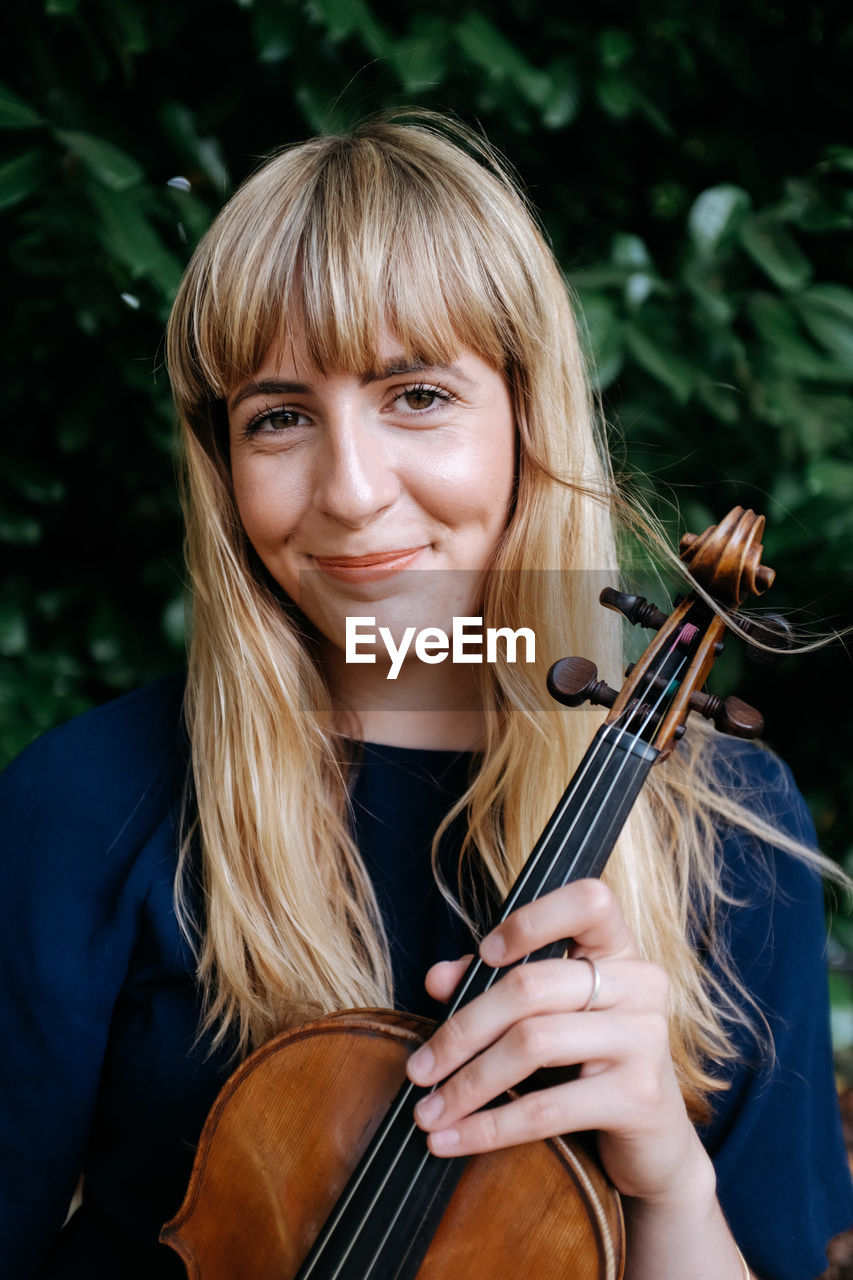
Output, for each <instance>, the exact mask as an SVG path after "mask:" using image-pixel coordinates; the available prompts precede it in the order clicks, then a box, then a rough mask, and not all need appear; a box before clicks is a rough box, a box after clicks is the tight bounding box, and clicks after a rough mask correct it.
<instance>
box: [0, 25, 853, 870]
mask: <svg viewBox="0 0 853 1280" xmlns="http://www.w3.org/2000/svg"><path fill="white" fill-rule="evenodd" d="M789 9H790V11H789V10H788V9H785V8H783V7H781V6H779V7H776V6H775V5H774V3H773V0H746V3H740V4H738V5H737V6H735V5H734V4H732V3H730V2H723V3H721V2H719V0H717V2H715V3H714V4H709V3H707V0H705V3H702V2H701V0H700V2H699V3H697V4H693V5H691V6H690V7H689V9H688V7H687V6H685V5H684V4H683V3H681V0H655V2H654V3H652V4H650V5H647V6H642V7H641V9H638V7H637V6H634V5H628V4H624V3H617V2H615V0H610V2H609V3H606V4H604V5H601V6H598V7H597V8H596V9H595V10H594V11H590V12H585V13H583V14H582V15H581V16H573V15H572V14H562V13H560V12H559V10H558V11H556V12H553V13H550V14H548V15H547V16H546V15H544V14H540V13H536V14H534V13H531V12H530V11H529V6H523V5H521V4H520V3H513V2H512V0H503V2H502V3H501V2H497V0H495V2H492V3H488V4H479V5H476V6H471V7H468V8H461V9H460V8H459V6H457V5H451V4H448V3H446V2H445V0H433V2H432V3H431V4H430V5H428V6H427V5H421V4H409V5H406V6H400V5H393V6H392V5H390V4H388V3H386V2H385V0H381V2H380V0H375V3H368V0H307V2H300V3H297V2H296V0H254V2H252V0H243V3H237V2H235V0H209V3H208V4H206V5H205V6H204V10H203V13H202V12H201V11H200V10H199V7H198V6H196V5H191V4H189V3H187V0H171V3H169V4H165V3H156V2H155V3H151V2H150V0H149V3H142V0H110V2H109V3H107V0H45V2H44V4H43V5H42V6H41V7H40V6H39V5H37V4H32V5H30V6H28V7H27V9H26V10H25V11H24V12H21V13H19V14H18V16H17V19H16V27H15V30H14V32H13V33H12V37H11V39H10V40H9V41H8V43H7V47H6V50H5V59H4V62H5V66H4V69H3V71H2V74H0V81H2V91H0V129H2V131H3V138H4V141H5V142H6V144H7V145H6V148H5V156H4V159H3V162H2V165H0V208H2V209H3V210H4V213H3V217H4V219H5V238H6V241H7V243H8V245H9V270H8V278H9V288H8V293H7V297H9V299H10V300H11V307H10V312H9V314H10V316H11V317H12V320H11V322H10V323H8V324H7V327H6V341H5V355H6V371H5V388H6V395H7V406H8V412H7V419H6V425H5V432H4V439H3V442H2V446H0V449H1V450H2V468H0V541H2V544H3V546H4V548H5V549H6V555H7V561H8V572H7V574H6V575H4V582H3V585H2V592H0V712H2V716H1V717H0V753H2V755H3V756H4V757H8V756H9V755H11V754H13V753H14V752H15V751H16V750H18V749H19V748H20V747H21V746H22V745H23V744H24V743H25V742H26V741H27V740H28V739H29V738H31V737H32V736H33V735H34V734H35V733H37V732H39V731H41V730H42V729H44V728H46V727H48V726H49V725H51V724H53V723H55V722H56V721H58V720H60V719H64V718H66V717H67V716H69V715H71V714H73V713H74V712H76V711H77V710H79V709H81V708H83V707H84V706H87V705H90V704H91V703H93V702H95V701H98V700H102V699H104V698H106V697H109V696H111V695H112V694H114V693H116V692H118V691H120V690H124V689H126V688H129V687H131V686H132V685H134V684H137V683H139V682H141V681H143V680H145V679H149V678H151V677H152V676H154V675H156V674H158V673H159V672H161V671H163V670H166V669H169V668H172V667H174V666H177V665H179V664H180V662H181V661H182V645H183V581H182V572H181V567H180V563H181V562H180V528H179V518H178V511H177V505H176V500H175V497H174V484H173V454H172V450H173V443H172V410H171V406H170V401H169V395H168V388H167V385H166V378H165V374H164V371H163V368H162V358H161V343H162V331H163V325H164V321H165V318H166V315H167V312H168V307H169V302H170V299H171V297H172V294H173V291H174V289H175V286H176V283H177V281H178V278H179V276H180V273H181V270H182V267H183V265H184V263H185V261H186V260H187V257H188V255H189V253H190V252H191V249H192V247H193V245H194V243H195V242H196V240H197V239H198V237H199V235H200V234H201V233H202V231H203V230H204V228H205V227H206V226H207V225H208V223H209V220H210V218H211V217H212V216H213V214H214V212H215V211H216V209H217V208H218V207H219V205H220V204H221V203H222V201H223V200H224V199H225V198H226V197H227V195H228V194H229V192H230V191H231V190H232V189H233V187H234V185H235V184H236V183H237V182H238V181H239V180H240V179H241V178H242V177H243V176H244V175H245V173H246V172H248V171H249V170H250V169H251V168H252V167H253V166H254V165H255V163H256V161H257V158H258V157H259V156H260V155H262V154H264V153H265V152H267V151H269V150H270V149H272V148H274V147H276V146H279V145H281V144H282V143H284V142H287V141H289V140H291V139H295V138H298V137H300V136H303V135H305V134H306V133H309V132H312V131H315V130H317V129H334V128H338V127H342V126H345V125H347V124H349V123H351V122H352V121H353V120H355V119H357V118H358V117H360V116H362V115H364V114H366V113H368V112H370V111H372V110H375V109H377V108H380V107H383V106H398V105H401V104H412V103H418V104H420V105H424V106H429V107H434V108H437V109H440V110H448V109H449V110H453V111H456V112H457V113H458V114H459V115H461V116H462V117H463V118H464V119H466V120H469V121H480V122H482V124H483V126H484V128H485V130H486V132H487V133H488V134H489V136H490V137H491V138H492V140H493V141H494V142H496V143H497V144H498V145H499V146H501V147H502V148H503V149H504V150H505V151H506V153H507V154H508V155H509V156H510V158H511V159H512V160H514V161H515V162H516V163H517V164H518V166H519V168H520V170H521V173H522V176H523V178H524V181H525V182H526V184H527V186H528V188H529V190H530V192H531V196H532V198H533V200H534V202H535V203H536V204H537V205H538V206H539V208H540V209H541V211H542V216H543V220H544V222H545V225H546V226H547V228H548V231H549V234H550V236H551V239H552V241H553V243H554V246H555V249H556V251H557V253H558V256H559V257H560V259H561V261H562V263H563V265H564V267H565V270H566V273H567V276H568V277H569V279H570V281H571V282H572V284H573V285H574V286H575V288H576V290H577V293H578V296H579V298H580V301H581V303H582V306H583V312H584V316H585V323H586V326H587V331H588V342H589V348H590V353H591V357H592V358H593V360H594V363H595V369H596V375H597V379H598V384H599V387H600V389H601V392H602V398H603V400H602V403H603V408H604V411H605V413H606V415H607V417H608V418H609V419H610V420H611V421H612V422H613V424H614V426H613V438H614V447H615V449H616V450H617V452H619V453H620V454H622V455H624V460H625V465H626V466H627V468H628V469H629V470H630V471H631V472H632V473H634V474H635V475H636V476H637V477H638V478H639V482H640V483H641V484H642V485H643V486H645V487H647V488H648V489H649V490H651V489H652V488H654V490H655V492H656V493H658V494H662V495H663V504H662V510H663V514H664V517H665V519H667V520H669V521H670V523H671V524H672V525H673V528H674V526H675V524H676V519H675V514H674V511H673V506H672V504H673V499H675V500H676V501H677V503H678V504H679V505H680V508H681V511H682V513H683V516H684V517H685V518H686V519H687V521H688V522H689V524H690V526H691V527H694V528H696V527H703V526H704V524H706V523H710V522H711V520H712V519H713V518H715V517H716V516H717V515H718V514H719V513H721V512H722V511H723V510H724V509H726V508H727V507H728V506H729V505H731V504H732V502H734V501H740V502H742V503H744V504H745V505H753V506H757V507H758V508H759V509H763V510H766V512H767V514H768V517H769V523H768V530H767V539H766V545H767V560H768V561H769V562H770V563H771V564H777V565H778V566H779V568H780V571H781V572H780V582H779V585H778V587H777V588H776V589H775V590H774V597H775V601H774V603H775V604H777V605H781V606H782V607H786V608H792V609H794V610H796V611H798V616H799V617H802V618H803V619H808V618H815V619H818V620H821V619H823V620H825V619H829V620H830V625H836V626H839V627H840V626H842V625H844V624H845V623H849V621H850V584H851V576H853V556H851V535H852V534H853V450H852V449H851V437H852V436H853V432H851V421H850V395H849V389H850V382H851V378H853V361H851V353H853V291H851V289H850V288H849V286H848V284H847V283H846V282H848V281H849V280H850V265H851V239H850V234H849V233H850V227H851V221H853V190H851V173H853V146H851V145H849V143H850V139H849V138H845V137H844V136H841V135H840V132H839V131H840V129H841V122H842V121H844V120H846V119H847V118H848V115H847V110H848V97H849V88H848V82H849V55H850V52H851V44H853V24H851V21H850V19H849V17H848V16H847V12H846V9H845V7H844V6H842V5H840V4H835V5H826V4H824V5H823V6H822V7H821V8H819V9H818V8H815V7H811V6H790V7H789ZM805 99H807V100H808V107H809V110H808V113H806V112H805V110H804V108H803V102H804V100H805ZM739 663H740V660H739V659H738V658H736V657H734V656H732V657H730V658H729V675H730V676H731V678H732V679H735V678H737V679H741V678H742V673H741V672H740V667H739ZM849 679H850V668H849V662H848V659H847V657H846V655H845V654H844V652H843V651H842V650H841V649H840V648H836V649H834V650H832V651H831V652H830V651H825V652H823V653H822V654H821V655H819V656H817V657H812V658H810V659H808V660H800V661H798V662H793V661H791V662H789V663H788V669H787V670H785V669H783V670H782V671H781V672H780V673H779V674H778V675H777V676H775V677H773V678H772V680H771V678H770V677H768V676H766V675H761V674H760V675H759V676H758V677H751V678H750V683H749V686H748V689H749V692H748V696H750V697H754V700H755V701H757V702H759V703H760V705H763V706H764V707H765V708H767V718H768V725H769V736H770V739H771V741H773V742H774V743H776V744H778V745H779V746H780V747H781V748H782V749H783V750H784V752H785V754H787V755H788V756H789V758H791V759H792V760H793V762H794V765H795V768H796V770H797V772H798V775H799V777H800V779H801V782H802V783H803V785H804V787H805V789H806V791H807V794H808V796H809V799H810V800H811V802H812V805H813V807H814V810H815V812H816V815H817V818H818V822H819V825H820V828H821V834H822V836H823V837H824V840H825V842H826V844H827V847H828V848H830V849H831V850H832V851H833V852H834V853H835V855H836V856H837V857H839V858H843V857H845V856H848V854H849V850H850V838H849V835H848V832H849V831H850V829H851V819H853V803H851V796H853V776H851V770H853V766H851V764H850V763H849V761H848V759H847V757H846V753H838V752H832V751H831V750H829V749H828V748H829V746H830V734H831V732H832V730H831V729H830V725H831V723H832V721H831V719H830V717H832V716H833V715H836V714H838V712H839V711H840V710H841V711H842V719H841V724H842V729H841V730H839V731H838V736H839V738H841V739H842V740H843V739H849V733H847V732H846V725H845V721H844V715H843V710H842V708H843V706H844V705H845V697H844V690H846V687H847V686H848V685H849Z"/></svg>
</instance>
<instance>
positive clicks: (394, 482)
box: [315, 411, 400, 529]
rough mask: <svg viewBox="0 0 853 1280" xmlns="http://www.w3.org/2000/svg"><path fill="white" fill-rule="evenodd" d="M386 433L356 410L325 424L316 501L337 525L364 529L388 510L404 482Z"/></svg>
mask: <svg viewBox="0 0 853 1280" xmlns="http://www.w3.org/2000/svg"><path fill="white" fill-rule="evenodd" d="M381 435H382V433H381V432H377V431H376V430H375V429H373V427H372V424H371V423H370V422H369V421H366V420H365V419H363V418H362V417H361V416H360V415H359V414H358V413H357V412H351V411H350V412H348V411H341V412H339V413H337V414H336V415H335V416H334V418H332V419H330V420H329V422H328V423H327V430H326V432H325V439H324V447H323V449H322V450H321V451H320V456H319V458H318V468H317V480H316V488H315V502H316V505H317V508H318V509H319V510H320V511H321V512H322V513H323V514H324V515H326V516H330V517H331V518H332V519H333V520H336V521H337V522H338V523H339V524H342V525H346V526H347V527H348V528H351V529H361V528H363V527H364V526H365V525H367V524H369V523H370V521H371V520H372V519H373V518H374V517H375V516H377V515H378V514H379V513H380V512H382V511H385V510H386V509H387V508H388V507H390V506H391V505H392V504H393V503H394V501H395V499H396V498H397V496H398V494H399V492H400V481H399V478H398V475H397V472H396V469H395V467H394V465H393V460H392V458H390V457H389V456H388V449H387V448H386V447H385V445H386V444H387V442H385V441H383V440H382V438H381Z"/></svg>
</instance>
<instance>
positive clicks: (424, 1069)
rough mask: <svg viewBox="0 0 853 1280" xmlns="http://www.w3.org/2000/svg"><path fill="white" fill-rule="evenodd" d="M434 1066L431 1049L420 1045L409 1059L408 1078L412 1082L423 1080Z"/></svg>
mask: <svg viewBox="0 0 853 1280" xmlns="http://www.w3.org/2000/svg"><path fill="white" fill-rule="evenodd" d="M434 1066H435V1057H434V1055H433V1052H432V1049H429V1048H427V1046H426V1045H422V1047H421V1048H420V1049H418V1050H417V1052H416V1053H413V1054H412V1056H411V1058H409V1066H408V1071H409V1077H410V1079H412V1080H425V1079H426V1078H427V1076H428V1075H429V1073H430V1072H431V1071H432V1069H433V1067H434Z"/></svg>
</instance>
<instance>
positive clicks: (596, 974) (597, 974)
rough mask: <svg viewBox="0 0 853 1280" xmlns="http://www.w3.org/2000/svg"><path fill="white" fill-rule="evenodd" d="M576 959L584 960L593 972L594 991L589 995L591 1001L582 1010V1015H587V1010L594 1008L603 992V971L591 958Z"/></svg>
mask: <svg viewBox="0 0 853 1280" xmlns="http://www.w3.org/2000/svg"><path fill="white" fill-rule="evenodd" d="M575 958H576V959H577V960H582V961H583V962H584V964H588V965H589V967H590V969H591V970H592V991H590V993H589V999H588V1000H587V1002H586V1004H585V1005H584V1006H583V1008H582V1009H581V1010H580V1012H581V1013H586V1012H587V1010H589V1009H592V1008H593V1006H594V1005H595V1002H596V1000H597V999H598V993H599V991H600V990H601V971H600V970H599V968H598V965H597V964H596V963H595V961H594V960H592V959H590V957H589V956H576V957H575Z"/></svg>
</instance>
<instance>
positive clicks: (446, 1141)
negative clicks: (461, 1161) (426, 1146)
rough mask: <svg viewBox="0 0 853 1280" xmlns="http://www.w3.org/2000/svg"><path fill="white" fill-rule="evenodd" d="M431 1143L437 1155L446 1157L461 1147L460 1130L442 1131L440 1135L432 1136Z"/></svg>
mask: <svg viewBox="0 0 853 1280" xmlns="http://www.w3.org/2000/svg"><path fill="white" fill-rule="evenodd" d="M429 1141H430V1146H431V1147H432V1149H433V1151H434V1152H435V1153H436V1155H444V1154H445V1153H447V1152H450V1151H453V1150H455V1148H456V1147H458V1146H459V1130H458V1129H440V1130H439V1132H438V1133H433V1134H430V1140H429Z"/></svg>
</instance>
